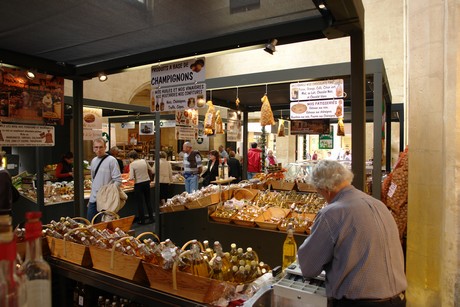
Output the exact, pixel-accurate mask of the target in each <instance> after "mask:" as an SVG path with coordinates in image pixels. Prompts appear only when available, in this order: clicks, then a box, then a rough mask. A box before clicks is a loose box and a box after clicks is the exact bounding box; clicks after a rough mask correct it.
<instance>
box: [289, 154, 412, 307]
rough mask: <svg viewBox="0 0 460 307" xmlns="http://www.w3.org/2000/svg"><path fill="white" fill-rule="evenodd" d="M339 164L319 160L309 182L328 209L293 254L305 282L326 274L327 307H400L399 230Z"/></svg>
mask: <svg viewBox="0 0 460 307" xmlns="http://www.w3.org/2000/svg"><path fill="white" fill-rule="evenodd" d="M352 180H353V174H352V173H351V171H349V170H348V169H346V168H345V167H344V166H343V165H342V164H340V163H338V162H336V161H331V160H322V161H320V162H319V163H318V164H317V165H316V166H315V168H314V169H313V171H312V174H311V182H312V183H313V184H314V185H315V186H316V189H317V191H318V193H319V194H321V195H322V196H323V197H324V198H325V199H326V201H327V202H328V205H327V206H326V207H324V208H323V209H321V211H320V212H319V213H318V215H317V217H316V220H315V222H314V224H313V226H312V229H311V235H310V236H309V237H308V238H307V239H306V240H305V241H304V243H303V244H302V245H301V246H300V248H299V251H298V261H299V264H300V268H301V270H302V274H303V276H304V277H307V278H308V277H310V278H311V277H314V276H317V275H319V274H320V273H321V271H323V270H325V271H326V294H327V296H328V306H329V307H331V306H332V307H342V306H354V307H356V306H358V307H359V306H397V307H400V306H405V303H406V300H405V297H404V291H405V290H406V287H407V282H406V276H405V274H404V257H403V252H402V248H401V243H400V241H399V234H398V228H397V226H396V222H395V220H394V219H393V216H392V215H391V213H390V211H389V210H388V209H387V207H386V206H385V205H384V204H383V203H382V202H381V201H379V200H377V199H375V198H373V197H371V196H369V195H367V194H365V193H364V192H362V191H360V190H357V189H356V188H355V187H353V186H352V185H351V182H352Z"/></svg>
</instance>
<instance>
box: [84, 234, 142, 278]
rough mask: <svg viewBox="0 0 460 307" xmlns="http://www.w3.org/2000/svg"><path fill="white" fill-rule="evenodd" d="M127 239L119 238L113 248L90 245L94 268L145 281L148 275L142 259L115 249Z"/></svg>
mask: <svg viewBox="0 0 460 307" xmlns="http://www.w3.org/2000/svg"><path fill="white" fill-rule="evenodd" d="M126 239H127V237H123V238H121V239H119V240H117V241H116V242H115V243H114V244H113V247H112V248H111V249H102V248H99V247H96V246H90V247H89V251H90V253H91V259H92V260H93V268H94V269H96V270H99V271H103V272H106V273H109V274H112V275H116V276H118V277H122V278H125V279H129V280H132V281H134V282H137V283H145V282H146V281H147V276H146V275H145V271H144V269H143V267H142V265H141V259H140V258H137V257H134V256H128V255H125V254H123V253H120V252H118V251H115V245H116V244H117V243H119V242H121V241H123V240H126Z"/></svg>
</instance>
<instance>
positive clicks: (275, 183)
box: [267, 180, 295, 191]
mask: <svg viewBox="0 0 460 307" xmlns="http://www.w3.org/2000/svg"><path fill="white" fill-rule="evenodd" d="M267 184H269V185H271V186H272V189H273V190H281V191H292V190H293V189H294V187H295V182H287V181H284V180H270V181H269V182H267Z"/></svg>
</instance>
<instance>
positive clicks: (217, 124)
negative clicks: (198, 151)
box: [216, 110, 224, 134]
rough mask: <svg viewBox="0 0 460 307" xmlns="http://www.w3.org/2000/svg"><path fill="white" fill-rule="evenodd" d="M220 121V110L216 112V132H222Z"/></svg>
mask: <svg viewBox="0 0 460 307" xmlns="http://www.w3.org/2000/svg"><path fill="white" fill-rule="evenodd" d="M223 126H224V125H223V123H222V117H221V116H220V111H219V110H218V111H217V112H216V134H224V128H223Z"/></svg>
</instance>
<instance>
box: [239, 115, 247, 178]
mask: <svg viewBox="0 0 460 307" xmlns="http://www.w3.org/2000/svg"><path fill="white" fill-rule="evenodd" d="M248 120H249V116H248V112H247V111H244V112H243V152H241V153H240V155H241V156H242V157H243V174H241V178H242V179H248V159H247V154H248V124H249V122H248ZM244 157H246V158H244Z"/></svg>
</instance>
